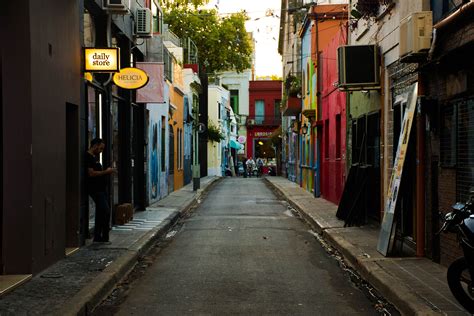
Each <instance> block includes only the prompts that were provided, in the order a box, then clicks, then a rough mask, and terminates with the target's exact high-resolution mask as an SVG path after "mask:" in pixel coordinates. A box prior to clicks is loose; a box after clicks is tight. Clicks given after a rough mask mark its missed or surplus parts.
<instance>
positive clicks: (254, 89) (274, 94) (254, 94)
mask: <svg viewBox="0 0 474 316" xmlns="http://www.w3.org/2000/svg"><path fill="white" fill-rule="evenodd" d="M281 93H282V82H281V81H280V80H255V81H250V86H249V119H253V118H254V117H255V101H257V100H264V103H265V119H264V121H263V122H264V125H254V126H247V158H249V157H254V156H253V155H254V153H253V140H254V139H255V138H269V137H255V133H256V132H273V131H274V130H275V129H276V128H277V127H278V126H280V124H281V122H279V121H278V120H276V119H275V100H281ZM267 117H268V119H267ZM254 158H255V157H254Z"/></svg>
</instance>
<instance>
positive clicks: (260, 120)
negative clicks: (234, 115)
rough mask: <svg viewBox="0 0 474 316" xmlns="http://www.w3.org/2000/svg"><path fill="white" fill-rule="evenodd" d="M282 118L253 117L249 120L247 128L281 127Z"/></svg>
mask: <svg viewBox="0 0 474 316" xmlns="http://www.w3.org/2000/svg"><path fill="white" fill-rule="evenodd" d="M280 125H281V116H269V115H263V116H258V115H253V116H249V118H248V119H247V126H280Z"/></svg>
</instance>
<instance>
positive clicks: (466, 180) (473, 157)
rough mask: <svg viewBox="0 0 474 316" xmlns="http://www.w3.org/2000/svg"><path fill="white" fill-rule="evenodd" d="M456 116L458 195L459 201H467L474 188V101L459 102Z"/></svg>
mask: <svg viewBox="0 0 474 316" xmlns="http://www.w3.org/2000/svg"><path fill="white" fill-rule="evenodd" d="M456 114H457V127H458V130H457V139H456V151H457V153H458V154H457V157H456V160H457V168H456V169H457V170H456V195H457V198H458V201H466V200H468V199H469V191H470V189H471V188H472V187H474V99H471V100H468V101H462V102H459V103H458V104H457V113H456Z"/></svg>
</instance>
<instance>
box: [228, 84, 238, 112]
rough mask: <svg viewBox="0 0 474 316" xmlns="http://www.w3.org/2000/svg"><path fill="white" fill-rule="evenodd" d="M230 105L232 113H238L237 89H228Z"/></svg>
mask: <svg viewBox="0 0 474 316" xmlns="http://www.w3.org/2000/svg"><path fill="white" fill-rule="evenodd" d="M230 106H231V108H232V111H234V114H239V90H230Z"/></svg>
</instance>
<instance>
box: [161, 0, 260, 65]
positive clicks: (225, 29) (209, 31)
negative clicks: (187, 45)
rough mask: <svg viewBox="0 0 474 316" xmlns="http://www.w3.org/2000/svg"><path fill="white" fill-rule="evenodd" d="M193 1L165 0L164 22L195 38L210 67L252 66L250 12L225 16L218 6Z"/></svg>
mask: <svg viewBox="0 0 474 316" xmlns="http://www.w3.org/2000/svg"><path fill="white" fill-rule="evenodd" d="M189 2H190V4H188V1H185V0H178V1H166V0H163V10H164V22H165V23H167V24H169V28H170V30H171V31H172V32H173V33H175V34H176V35H177V36H179V37H180V38H182V39H185V38H188V37H189V38H191V39H192V40H193V42H194V43H195V44H196V46H197V48H198V54H199V60H200V62H201V63H202V64H204V65H205V66H206V71H207V72H208V73H216V72H220V71H226V70H235V71H237V72H242V71H243V70H245V69H248V68H250V66H251V55H252V45H251V42H250V38H249V36H248V34H247V31H246V30H245V21H246V20H247V18H248V17H247V15H246V14H245V13H243V12H241V13H234V14H230V15H226V16H222V17H221V16H219V15H218V13H217V11H216V10H207V9H206V10H200V9H198V7H199V5H200V4H202V3H203V2H204V1H199V0H194V1H189ZM206 2H207V1H206ZM196 4H197V5H196Z"/></svg>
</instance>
